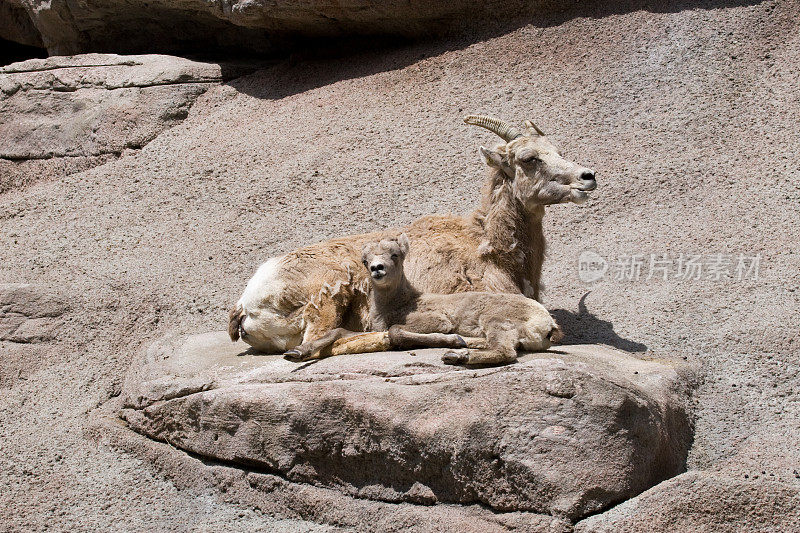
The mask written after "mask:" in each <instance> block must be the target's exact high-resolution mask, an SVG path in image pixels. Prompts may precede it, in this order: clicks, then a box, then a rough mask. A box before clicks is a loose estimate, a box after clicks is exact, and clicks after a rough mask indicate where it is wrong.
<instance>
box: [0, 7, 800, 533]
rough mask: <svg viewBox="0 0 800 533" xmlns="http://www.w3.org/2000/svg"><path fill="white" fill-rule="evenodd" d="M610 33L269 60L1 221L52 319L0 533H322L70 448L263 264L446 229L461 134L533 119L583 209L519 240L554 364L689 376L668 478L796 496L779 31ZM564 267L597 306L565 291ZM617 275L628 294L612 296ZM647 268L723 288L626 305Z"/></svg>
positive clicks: (222, 313)
mask: <svg viewBox="0 0 800 533" xmlns="http://www.w3.org/2000/svg"><path fill="white" fill-rule="evenodd" d="M615 6H616V7H615V8H613V9H610V8H609V9H604V10H602V11H601V10H598V11H593V10H591V9H588V8H587V10H586V11H583V12H579V13H576V14H575V16H562V17H560V18H558V19H553V20H550V21H546V22H545V23H543V22H541V21H536V22H534V23H532V24H529V25H524V26H521V27H519V28H518V29H516V30H513V31H509V32H508V33H505V34H503V35H499V36H496V37H492V38H487V39H485V40H483V41H480V42H477V43H475V44H469V43H451V44H450V45H419V46H415V47H412V48H407V49H402V50H396V51H388V52H387V51H383V52H365V53H364V54H361V55H356V56H348V57H344V58H339V59H337V58H327V59H325V60H312V59H304V58H300V57H298V58H294V59H293V60H292V61H291V62H286V63H282V64H279V65H277V66H275V67H273V68H270V69H266V70H262V71H259V72H256V73H254V74H252V75H249V76H246V77H244V78H239V79H237V80H234V81H232V82H229V83H227V84H224V85H221V86H219V87H214V88H211V89H209V90H208V91H207V92H206V93H205V94H203V95H202V96H200V97H199V98H198V99H197V101H196V103H195V104H194V106H193V107H192V108H191V110H190V111H189V116H188V117H187V118H186V120H185V121H184V122H183V123H181V124H180V125H178V126H175V127H174V128H172V129H170V130H167V131H166V132H164V133H161V134H160V135H159V136H158V137H157V138H156V139H154V140H153V141H151V142H150V143H149V144H147V145H146V146H145V147H144V148H143V149H142V150H140V151H138V152H136V153H132V154H129V155H125V156H123V157H122V158H121V159H119V160H117V161H115V162H111V163H108V164H105V165H102V166H99V167H97V168H94V169H92V170H89V171H86V172H81V173H76V174H72V175H70V176H67V177H65V178H63V179H61V180H58V181H39V182H38V183H35V184H33V185H31V186H29V187H27V188H24V189H19V190H12V191H8V192H5V193H3V194H2V195H0V221H1V222H0V243H2V245H1V246H0V283H32V284H34V286H35V287H36V290H39V291H41V292H43V293H50V292H52V293H58V294H60V295H63V298H64V299H65V300H66V301H67V302H68V304H69V310H68V311H66V312H65V313H64V314H63V315H61V317H60V318H59V323H60V324H62V326H61V327H60V328H59V329H58V332H57V334H56V336H55V340H49V341H47V344H46V347H47V348H46V350H44V351H42V350H39V349H37V350H31V351H19V352H15V353H18V357H17V356H15V358H13V361H14V364H15V365H17V366H15V368H19V369H20V370H19V371H18V372H16V375H13V374H10V373H6V372H4V373H3V374H2V375H3V388H2V389H0V434H2V435H3V437H4V438H3V445H2V447H0V485H2V486H3V487H4V490H3V491H0V517H2V524H3V526H4V527H6V528H7V529H11V530H15V529H27V530H36V529H44V528H45V527H47V528H50V529H51V530H65V529H75V528H79V529H108V528H117V529H121V530H139V529H155V530H175V529H182V528H183V529H200V530H202V529H205V528H208V529H213V528H215V527H218V526H219V527H224V528H226V529H230V530H236V529H242V530H244V529H252V528H253V527H254V526H255V525H256V524H261V525H262V527H270V526H271V525H274V526H276V527H277V526H283V525H286V526H287V527H296V528H297V529H298V530H304V528H305V529H307V530H308V529H312V528H316V527H322V526H316V525H314V524H308V523H302V522H290V523H283V522H281V523H277V524H276V523H275V522H274V520H278V519H277V518H274V517H270V516H267V515H265V514H259V513H257V512H255V511H252V510H250V508H245V507H241V506H236V504H234V503H230V502H228V501H227V500H222V499H220V498H219V497H218V495H216V493H211V492H208V493H203V492H202V491H198V490H197V489H196V488H176V486H175V485H174V484H173V483H174V482H173V481H170V480H166V479H164V478H163V477H161V476H160V475H157V474H155V473H153V472H152V471H151V470H149V469H148V467H147V466H146V463H143V462H140V461H139V460H137V459H135V458H133V457H131V456H130V455H128V454H126V453H124V452H120V451H115V450H114V449H112V448H110V447H107V446H106V445H102V444H97V443H96V441H95V440H93V439H90V438H88V436H87V432H86V426H87V415H88V413H89V412H90V411H91V410H92V409H94V408H96V407H97V406H98V405H100V404H102V403H103V402H104V401H106V400H107V399H109V398H110V397H112V396H114V395H116V394H118V393H119V391H120V384H121V381H122V378H123V376H124V375H125V372H126V370H127V368H128V366H129V364H130V361H131V358H132V356H133V354H134V353H135V352H136V351H137V350H138V349H139V348H140V347H141V346H142V345H144V344H145V343H148V342H150V341H151V340H152V339H154V338H156V337H159V336H161V335H163V334H165V333H166V332H169V331H177V332H179V333H191V332H197V331H206V330H213V329H222V327H224V323H225V322H226V319H227V318H226V317H227V309H228V307H229V306H230V305H231V304H232V303H233V302H234V301H235V300H236V298H238V296H239V294H240V292H241V290H242V288H243V286H244V283H245V282H246V280H247V278H248V277H249V276H250V275H251V273H252V272H253V270H254V269H255V267H256V265H257V264H258V263H259V262H260V261H262V260H264V259H266V258H267V257H269V256H271V255H273V254H276V253H279V252H283V251H287V250H290V249H292V248H294V247H296V246H299V245H301V244H304V243H309V242H313V241H316V240H320V239H323V238H327V237H332V236H336V235H340V234H344V233H350V232H363V231H369V230H373V229H376V228H385V227H391V226H395V225H401V224H405V223H407V222H409V221H411V220H412V219H413V218H415V217H417V216H419V215H422V214H427V213H433V212H448V211H452V212H466V211H468V210H470V209H471V207H472V205H473V203H474V202H475V201H476V200H477V198H478V189H479V187H480V183H481V181H482V179H483V177H484V170H483V168H482V163H481V162H480V160H479V158H478V155H477V148H478V146H479V145H480V144H482V143H483V144H486V143H492V142H494V139H493V138H492V137H491V135H490V134H488V133H487V132H484V131H482V130H478V129H477V128H469V127H467V126H465V125H463V124H462V123H461V116H462V115H463V114H465V113H467V112H483V113H491V114H493V115H497V116H500V117H502V118H505V119H509V120H512V119H513V120H522V119H523V118H526V117H531V118H534V119H535V120H536V122H537V124H538V125H539V126H540V127H541V128H543V129H544V130H545V131H547V132H548V133H550V134H551V135H552V136H553V138H554V139H555V140H557V141H559V142H560V143H561V144H562V145H563V146H564V148H565V151H566V154H567V156H568V157H570V158H572V159H574V160H576V161H578V162H580V163H582V164H584V165H586V166H589V167H592V168H596V169H597V170H598V184H599V187H598V190H597V191H596V192H595V193H594V195H593V197H592V199H591V200H590V202H589V203H588V204H587V205H586V206H583V207H577V206H574V205H564V206H555V207H553V208H549V209H548V213H547V216H546V218H545V231H546V234H547V235H548V238H549V242H550V251H549V257H548V260H547V261H546V262H545V272H544V282H545V284H546V286H547V291H546V293H545V296H544V304H545V305H546V307H548V308H549V309H551V310H553V313H554V315H555V316H556V318H557V319H559V321H560V322H561V324H562V326H563V327H564V329H565V330H566V332H567V339H566V341H567V342H574V343H592V342H596V343H606V344H610V345H612V346H615V347H618V348H622V349H626V350H628V351H632V352H634V353H636V354H638V355H640V356H642V357H645V358H657V359H658V358H667V359H672V358H686V359H687V360H688V361H690V362H693V363H696V364H698V365H700V367H701V369H702V372H703V374H704V376H705V377H704V383H703V385H702V386H701V387H700V389H699V391H698V394H697V396H696V400H697V405H696V414H697V416H698V422H697V426H696V434H695V439H694V444H693V447H692V449H691V451H690V455H689V467H690V468H691V469H703V470H709V471H717V472H720V473H721V474H724V475H725V476H727V478H726V479H742V480H744V479H745V478H744V476H748V479H753V478H754V477H755V476H760V477H767V478H769V479H770V482H772V481H774V482H776V483H780V484H781V487H782V488H781V490H782V491H785V492H786V493H789V494H796V493H797V491H798V490H800V479H798V474H797V473H796V472H797V471H798V470H800V452H798V448H797V442H798V441H799V440H800V427H798V426H800V423H798V420H799V419H800V402H798V401H797V398H798V396H797V394H798V387H800V385H798V374H799V373H800V356H799V355H798V346H797V344H798V341H797V319H796V317H797V316H798V311H800V303H799V302H798V299H799V298H800V295H799V294H798V285H800V268H798V266H800V257H798V253H800V252H798V248H797V243H798V242H800V225H799V224H798V220H800V186H798V183H800V165H799V164H798V161H797V156H796V154H797V153H800V135H798V134H797V124H798V122H800V97H799V96H798V95H799V94H800V93H799V92H798V90H797V87H798V86H800V71H799V70H798V69H797V65H798V61H800V32H798V26H800V22H798V21H800V8H799V7H798V4H797V3H796V2H793V1H788V0H787V1H765V2H758V3H756V2H746V1H745V2H738V1H737V2H729V3H727V2H715V3H714V7H713V8H704V7H702V6H701V5H700V3H692V2H676V3H668V2H661V3H652V4H650V3H648V4H638V3H630V5H627V4H626V6H625V7H622V4H615ZM585 250H593V251H594V252H595V253H597V254H599V255H600V256H601V257H602V258H604V259H605V260H606V261H608V262H609V264H610V269H609V271H608V272H607V273H606V275H605V279H603V280H601V281H596V282H594V283H586V282H584V281H582V280H581V279H580V277H579V275H578V261H579V257H580V255H581V253H582V252H584V251H585ZM634 254H642V255H643V258H644V264H643V266H642V270H641V275H640V276H639V278H638V279H631V280H624V279H623V280H616V279H614V277H615V276H616V273H617V269H616V268H615V267H617V266H619V265H623V266H624V262H623V263H619V264H617V262H618V261H622V260H624V259H626V258H630V257H631V256H632V255H634ZM650 254H657V255H658V256H660V255H661V254H671V256H672V259H676V258H677V257H678V256H679V255H680V254H684V257H685V256H687V255H693V254H699V255H701V256H702V259H703V260H704V261H705V263H704V264H703V268H704V270H703V272H701V276H702V277H706V276H708V275H709V274H712V277H713V272H714V271H713V270H710V267H709V266H708V265H709V263H712V262H713V261H714V259H713V257H712V256H714V254H724V257H727V258H729V259H731V258H732V260H733V264H732V265H729V268H730V269H731V272H732V273H733V274H734V276H733V279H722V280H718V281H715V280H714V279H684V278H687V277H688V278H692V276H680V277H679V276H676V275H675V272H672V275H671V276H670V279H668V280H662V279H661V275H660V274H659V273H657V275H655V276H653V277H651V278H650V279H647V278H648V272H650V268H649V267H650V265H649V258H650ZM739 254H743V255H745V256H748V257H754V256H759V257H760V264H759V270H758V276H757V279H755V276H754V275H753V273H752V272H750V273H749V274H748V275H744V276H743V277H744V278H745V279H741V280H738V279H736V272H735V267H736V262H737V257H738V255H739ZM672 266H673V267H674V266H676V261H673V262H672ZM684 266H685V265H684ZM620 272H622V273H625V272H627V271H625V270H622V271H620ZM743 274H747V273H743ZM632 277H635V276H632ZM587 293H588V294H587ZM0 342H2V344H1V345H0V349H2V350H3V353H5V352H6V350H7V349H10V347H11V345H12V344H13V343H14V342H15V341H13V340H9V339H6V338H4V340H2V341H0ZM19 354H21V355H19ZM26 354H27V355H26ZM5 361H6V358H5V357H3V358H2V359H0V365H5V364H6V363H5ZM26 368H30V369H31V370H30V371H26V370H25V369H26ZM763 486H764V487H769V486H770V485H769V484H765V485H763ZM763 490H769V488H765V489H763ZM707 494H713V491H711V492H707ZM781 501H791V498H790V497H787V498H783V499H782V500H781ZM226 502H227V503H226Z"/></svg>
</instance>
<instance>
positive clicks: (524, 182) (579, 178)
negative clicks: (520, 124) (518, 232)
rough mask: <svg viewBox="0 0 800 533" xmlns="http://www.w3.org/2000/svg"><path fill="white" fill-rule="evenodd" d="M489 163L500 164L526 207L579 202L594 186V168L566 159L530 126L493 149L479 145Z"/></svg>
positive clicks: (595, 183) (495, 165)
mask: <svg viewBox="0 0 800 533" xmlns="http://www.w3.org/2000/svg"><path fill="white" fill-rule="evenodd" d="M481 155H482V156H483V158H484V160H485V161H486V163H487V164H488V165H489V166H492V167H495V168H499V169H501V170H502V171H503V173H504V174H505V175H506V176H507V177H508V178H509V179H511V180H512V187H513V190H514V194H515V196H516V197H517V199H518V200H519V201H520V202H522V203H523V205H525V206H526V207H529V208H530V207H533V206H535V205H551V204H560V203H566V202H574V203H576V204H581V203H583V202H585V201H586V200H587V199H588V198H589V195H588V193H589V191H593V190H594V189H596V188H597V181H596V180H595V172H594V170H592V169H590V168H586V167H584V166H581V165H578V164H577V163H573V162H572V161H568V160H566V159H564V158H563V157H562V156H561V153H560V151H559V149H558V148H557V147H556V146H555V145H554V144H553V143H552V142H551V141H550V140H549V139H548V138H547V137H545V136H544V135H539V134H538V133H536V131H534V130H533V128H529V130H528V132H527V133H526V134H525V135H523V136H522V137H517V138H516V139H514V140H512V141H511V142H509V143H507V144H501V145H499V146H497V147H496V148H495V149H494V150H488V149H486V148H484V147H481Z"/></svg>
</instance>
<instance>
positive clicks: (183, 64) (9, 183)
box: [0, 54, 255, 192]
mask: <svg viewBox="0 0 800 533" xmlns="http://www.w3.org/2000/svg"><path fill="white" fill-rule="evenodd" d="M254 69H255V66H254V65H253V64H248V63H236V62H229V63H222V64H220V63H204V62H199V61H191V60H188V59H184V58H180V57H173V56H165V55H138V56H120V55H116V54H84V55H79V56H66V57H50V58H47V59H30V60H28V61H22V62H19V63H13V64H11V65H7V66H5V67H0V192H3V191H5V190H9V189H12V188H15V187H18V186H20V185H24V184H26V183H30V182H32V181H34V180H38V179H46V178H48V177H53V178H55V177H58V176H63V175H65V174H71V173H73V172H79V171H82V170H86V169H88V168H91V167H93V166H96V165H98V164H101V163H104V162H107V161H109V160H113V159H116V158H117V157H119V156H120V155H122V154H123V153H124V152H125V151H126V150H135V149H138V148H141V147H142V146H144V145H145V144H147V143H148V142H150V141H151V140H152V139H154V138H155V137H156V136H157V135H158V134H160V133H161V132H162V131H164V130H166V129H168V128H171V127H173V126H175V125H176V124H179V123H180V122H182V121H183V120H184V119H185V118H186V116H187V115H188V113H189V108H190V107H191V106H192V104H193V103H194V101H195V100H196V99H197V97H198V96H200V95H201V94H203V93H204V92H205V91H206V90H207V89H208V88H209V87H211V86H213V85H217V84H220V83H222V82H224V81H226V80H228V79H231V78H232V77H236V76H240V75H242V74H244V73H247V72H251V71H253V70H254Z"/></svg>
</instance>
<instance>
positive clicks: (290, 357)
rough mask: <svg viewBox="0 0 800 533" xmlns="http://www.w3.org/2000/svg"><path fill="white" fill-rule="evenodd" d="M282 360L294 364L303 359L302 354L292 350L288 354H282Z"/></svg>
mask: <svg viewBox="0 0 800 533" xmlns="http://www.w3.org/2000/svg"><path fill="white" fill-rule="evenodd" d="M283 358H284V359H287V360H289V361H294V362H295V363H297V362H300V361H302V360H303V359H304V357H303V353H302V352H301V351H300V350H297V349H292V350H289V351H288V352H283Z"/></svg>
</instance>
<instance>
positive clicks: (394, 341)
mask: <svg viewBox="0 0 800 533" xmlns="http://www.w3.org/2000/svg"><path fill="white" fill-rule="evenodd" d="M408 249H409V243H408V237H407V236H406V235H405V234H403V235H400V237H398V238H387V239H383V240H380V241H378V242H371V243H367V244H366V245H365V246H364V251H363V254H362V263H363V264H364V267H365V268H366V269H367V270H368V271H369V275H370V277H371V283H372V290H371V291H370V297H369V325H368V326H367V329H370V330H375V331H386V330H388V332H389V335H388V337H389V347H391V348H413V347H418V346H422V347H454V348H466V347H467V346H468V345H472V346H474V345H480V346H482V349H479V350H460V351H450V352H447V353H445V355H444V356H443V357H442V360H443V361H444V362H445V363H450V364H467V365H475V364H498V363H512V362H514V361H516V359H517V349H518V348H522V349H524V350H528V351H538V350H546V349H547V348H549V347H550V344H551V342H557V341H558V340H560V338H561V331H560V330H559V329H558V325H557V324H556V322H555V320H553V318H552V317H551V316H550V313H548V312H547V310H546V309H545V308H544V307H543V306H542V304H540V303H539V302H537V301H536V300H532V299H530V298H528V297H526V296H524V295H522V294H501V293H491V292H464V293H459V294H433V293H422V292H420V291H419V290H417V289H416V288H415V287H414V286H412V285H411V283H410V282H409V281H408V278H406V276H405V273H404V271H403V262H404V260H405V258H406V256H407V254H408ZM353 333H354V332H352V331H349V330H346V329H344V328H336V329H333V330H331V331H329V332H328V333H326V334H325V335H323V336H322V337H320V338H318V339H317V340H315V341H311V342H309V343H307V344H301V345H300V346H298V347H296V348H294V349H292V350H289V351H288V352H286V353H285V354H284V355H285V356H287V357H289V358H293V359H305V358H307V357H309V356H310V355H312V354H313V353H315V352H317V351H319V350H322V349H324V348H327V347H328V346H330V345H331V344H332V343H333V342H334V341H336V340H338V339H341V338H347V337H349V336H351V335H353ZM462 335H463V336H464V337H467V338H468V339H469V342H468V341H466V340H465V339H464V338H463V337H462ZM474 338H477V339H474ZM476 340H477V342H475V341H476Z"/></svg>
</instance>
